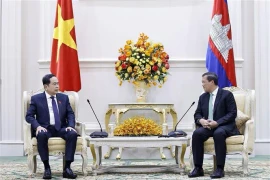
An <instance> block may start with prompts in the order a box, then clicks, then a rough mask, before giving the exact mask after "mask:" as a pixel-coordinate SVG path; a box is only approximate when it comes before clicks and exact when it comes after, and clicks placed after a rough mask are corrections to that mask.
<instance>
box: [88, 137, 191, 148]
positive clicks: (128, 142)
mask: <svg viewBox="0 0 270 180" xmlns="http://www.w3.org/2000/svg"><path fill="white" fill-rule="evenodd" d="M86 139H87V141H88V143H87V144H88V146H89V145H90V144H93V145H95V146H106V145H107V146H113V147H165V146H182V144H187V146H189V143H190V137H177V138H175V137H169V138H167V137H161V138H159V137H158V136H143V137H117V136H116V137H108V138H91V137H87V138H86Z"/></svg>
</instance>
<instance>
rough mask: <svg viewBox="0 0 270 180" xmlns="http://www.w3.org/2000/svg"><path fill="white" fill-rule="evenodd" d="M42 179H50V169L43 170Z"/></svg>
mask: <svg viewBox="0 0 270 180" xmlns="http://www.w3.org/2000/svg"><path fill="white" fill-rule="evenodd" d="M43 179H52V173H51V169H50V168H46V169H45V171H44V175H43Z"/></svg>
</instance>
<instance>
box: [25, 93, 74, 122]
mask: <svg viewBox="0 0 270 180" xmlns="http://www.w3.org/2000/svg"><path fill="white" fill-rule="evenodd" d="M43 92H44V89H40V90H38V91H35V92H34V91H24V92H23V118H22V119H23V121H25V116H26V112H27V110H28V108H29V106H30V101H31V96H33V95H35V94H39V93H43ZM63 94H66V95H68V98H69V102H70V106H71V108H72V110H73V111H74V115H75V119H76V121H77V120H78V105H79V95H78V93H76V92H74V91H68V92H64V93H63Z"/></svg>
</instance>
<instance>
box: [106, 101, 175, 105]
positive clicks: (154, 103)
mask: <svg viewBox="0 0 270 180" xmlns="http://www.w3.org/2000/svg"><path fill="white" fill-rule="evenodd" d="M109 105H174V104H173V103H156V102H153V103H151V102H149V103H109Z"/></svg>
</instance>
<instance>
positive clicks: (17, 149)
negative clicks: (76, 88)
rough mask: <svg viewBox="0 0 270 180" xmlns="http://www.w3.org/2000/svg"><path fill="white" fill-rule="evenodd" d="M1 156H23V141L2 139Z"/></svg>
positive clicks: (0, 142)
mask: <svg viewBox="0 0 270 180" xmlns="http://www.w3.org/2000/svg"><path fill="white" fill-rule="evenodd" d="M0 156H23V142H22V141H0Z"/></svg>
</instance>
